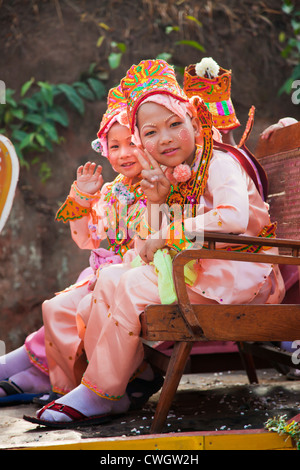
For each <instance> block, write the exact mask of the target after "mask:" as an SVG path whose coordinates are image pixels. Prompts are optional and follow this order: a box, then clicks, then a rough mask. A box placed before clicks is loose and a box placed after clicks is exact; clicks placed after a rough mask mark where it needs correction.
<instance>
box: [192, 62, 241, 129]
mask: <svg viewBox="0 0 300 470" xmlns="http://www.w3.org/2000/svg"><path fill="white" fill-rule="evenodd" d="M183 90H184V92H185V93H186V95H187V96H188V97H189V98H191V97H192V96H200V98H202V99H203V101H204V103H205V104H206V106H207V108H208V110H209V111H210V112H211V114H212V117H213V125H214V127H216V128H217V129H219V130H227V129H234V128H236V127H238V126H240V122H239V120H238V119H237V117H236V114H235V110H234V107H233V104H232V101H231V70H226V69H223V68H222V67H219V65H218V64H217V63H216V62H215V61H214V60H213V59H212V58H211V57H205V58H203V59H202V60H201V61H200V62H199V63H197V64H191V65H189V66H188V67H186V68H185V70H184V85H183Z"/></svg>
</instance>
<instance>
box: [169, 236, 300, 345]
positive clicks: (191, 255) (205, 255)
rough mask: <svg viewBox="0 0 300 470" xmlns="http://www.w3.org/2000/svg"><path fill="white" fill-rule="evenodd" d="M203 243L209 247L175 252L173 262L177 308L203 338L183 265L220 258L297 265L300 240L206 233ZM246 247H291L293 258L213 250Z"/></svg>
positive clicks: (189, 326)
mask: <svg viewBox="0 0 300 470" xmlns="http://www.w3.org/2000/svg"><path fill="white" fill-rule="evenodd" d="M204 241H205V242H208V244H209V248H208V249H206V248H201V249H195V250H193V249H188V250H184V251H181V252H180V253H178V254H177V255H176V256H175V258H174V260H173V279H174V286H175V290H176V294H177V298H178V305H179V308H180V312H181V315H182V316H183V318H184V320H185V323H186V325H187V327H188V329H189V330H190V331H191V332H192V334H194V335H195V336H201V335H203V330H202V328H201V325H200V323H199V320H198V317H197V316H196V314H195V311H194V309H193V306H192V305H191V303H190V300H189V296H188V293H187V287H186V283H185V278H184V266H185V264H186V263H188V262H189V261H191V260H199V259H223V260H230V261H247V262H256V263H270V264H290V265H298V266H300V258H299V253H300V241H299V240H285V239H276V238H263V237H247V236H241V235H232V234H223V233H212V232H205V234H204ZM219 242H221V243H226V244H237V245H241V244H247V245H255V246H268V247H278V248H279V247H284V248H290V249H291V251H292V255H274V254H268V253H247V252H238V251H226V249H216V248H215V244H216V243H219Z"/></svg>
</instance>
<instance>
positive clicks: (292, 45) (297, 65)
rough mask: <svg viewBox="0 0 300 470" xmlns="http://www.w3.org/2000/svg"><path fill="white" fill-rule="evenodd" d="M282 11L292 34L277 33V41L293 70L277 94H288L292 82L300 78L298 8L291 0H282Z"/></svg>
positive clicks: (299, 23)
mask: <svg viewBox="0 0 300 470" xmlns="http://www.w3.org/2000/svg"><path fill="white" fill-rule="evenodd" d="M282 11H283V12H284V13H285V14H286V15H289V17H290V23H291V31H292V36H288V35H287V34H286V33H285V32H281V33H280V34H279V42H280V43H281V44H283V46H284V48H283V50H282V51H281V56H282V57H283V58H284V59H286V61H287V63H288V64H289V65H291V66H292V67H293V70H292V74H291V76H290V77H289V78H288V79H287V80H286V81H285V83H284V84H283V85H282V87H281V88H280V90H279V94H282V93H287V94H289V93H290V92H291V90H292V84H293V82H294V81H295V80H298V79H300V10H299V9H298V10H297V8H296V7H295V4H294V3H293V2H292V1H291V0H283V4H282Z"/></svg>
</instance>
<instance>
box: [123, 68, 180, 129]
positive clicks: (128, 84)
mask: <svg viewBox="0 0 300 470" xmlns="http://www.w3.org/2000/svg"><path fill="white" fill-rule="evenodd" d="M121 87H122V92H123V95H124V97H125V99H126V100H127V113H128V120H129V125H130V129H131V132H132V133H134V126H135V116H136V111H137V109H138V107H139V105H140V104H141V103H142V102H143V100H144V99H146V98H148V97H149V96H151V95H154V94H157V93H160V94H166V95H171V96H173V97H174V98H176V99H178V100H179V101H183V102H188V98H187V96H186V94H185V93H184V92H183V90H182V89H181V88H180V86H179V84H178V82H177V79H176V76H175V72H174V69H173V67H172V66H171V65H169V64H168V63H167V62H165V61H164V60H161V59H149V60H142V61H141V62H140V63H139V64H138V65H132V67H131V68H130V69H129V70H128V72H127V74H126V76H125V77H124V78H123V79H122V80H121Z"/></svg>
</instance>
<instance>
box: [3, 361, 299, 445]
mask: <svg viewBox="0 0 300 470" xmlns="http://www.w3.org/2000/svg"><path fill="white" fill-rule="evenodd" d="M257 373H258V378H259V384H258V385H256V384H254V385H250V384H249V383H248V379H247V376H246V374H245V372H244V371H225V372H216V373H201V374H189V375H184V376H183V378H182V380H181V383H180V386H179V389H178V391H177V394H176V397H175V400H174V403H173V405H172V408H171V410H170V412H169V415H168V418H167V422H166V425H165V427H164V430H163V432H164V433H170V432H175V433H177V432H178V433H179V432H189V431H215V430H218V431H220V430H221V431H226V430H241V429H259V428H263V427H264V423H265V422H266V421H267V420H268V419H269V418H271V417H273V416H275V415H284V414H286V415H287V417H288V418H291V417H293V416H295V415H297V414H299V412H300V381H291V380H287V379H286V377H285V376H283V375H281V374H280V373H278V372H277V371H275V370H274V369H260V370H258V371H257ZM158 397H159V393H157V394H156V395H154V396H153V397H152V398H151V399H150V400H149V402H148V403H147V404H146V405H145V407H144V408H143V410H141V411H135V412H130V413H128V414H126V415H124V416H122V417H119V418H118V419H115V420H113V421H112V422H110V423H107V424H105V425H102V426H94V427H84V428H81V429H76V430H50V429H49V428H44V427H40V426H36V425H34V424H31V423H29V422H27V421H25V420H23V418H22V417H23V415H24V414H26V415H35V412H36V410H37V409H38V406H37V405H34V404H30V405H20V406H13V407H5V408H0V449H9V448H15V447H19V446H22V445H24V444H25V445H28V444H30V445H31V446H35V445H39V446H40V445H47V444H53V443H57V444H58V443H63V442H66V441H68V442H74V443H76V442H79V441H81V440H85V439H91V438H97V437H98V438H103V437H112V436H115V437H117V436H136V435H139V436H141V435H147V434H149V433H150V425H151V420H152V417H153V414H154V410H155V405H156V402H157V399H158Z"/></svg>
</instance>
